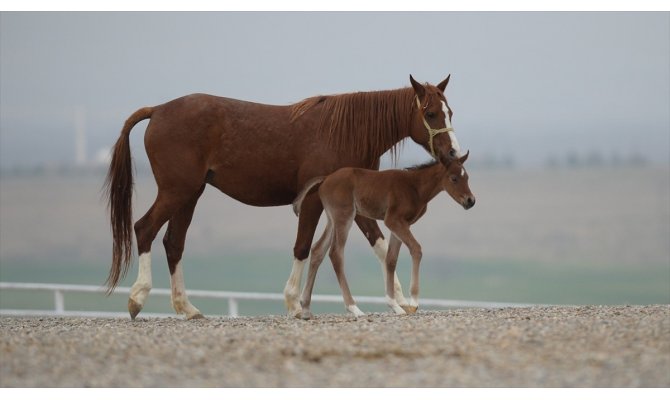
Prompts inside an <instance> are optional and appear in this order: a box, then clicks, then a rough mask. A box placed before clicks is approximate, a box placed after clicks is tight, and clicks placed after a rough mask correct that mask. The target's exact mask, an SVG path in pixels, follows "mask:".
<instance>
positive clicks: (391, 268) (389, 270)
mask: <svg viewBox="0 0 670 400" xmlns="http://www.w3.org/2000/svg"><path fill="white" fill-rule="evenodd" d="M401 245H402V242H401V241H400V239H398V237H397V236H396V235H394V234H393V232H391V237H390V239H389V248H388V253H387V254H386V265H385V266H384V269H385V271H386V273H385V274H384V277H385V282H384V283H385V284H386V286H385V293H386V303H387V304H388V306H389V307H391V309H392V310H393V312H395V313H396V314H407V312H408V311H409V310H408V309H407V308H406V307H409V305H400V304H399V302H398V299H397V298H396V297H395V296H396V294H395V290H394V282H393V281H392V280H391V279H389V277H390V276H391V274H393V275H395V268H396V264H397V263H398V253H399V252H400V246H401Z"/></svg>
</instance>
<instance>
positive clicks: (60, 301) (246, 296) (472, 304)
mask: <svg viewBox="0 0 670 400" xmlns="http://www.w3.org/2000/svg"><path fill="white" fill-rule="evenodd" d="M0 290H34V291H47V292H52V293H53V296H54V308H53V310H22V309H21V310H17V309H13V310H12V309H0V315H4V316H65V317H128V313H127V312H104V311H77V310H71V311H69V310H66V309H65V300H64V296H65V293H97V294H104V292H105V290H104V288H101V287H99V286H92V285H66V284H57V283H19V282H0ZM114 293H125V294H130V288H129V287H117V288H116V289H114ZM151 295H157V296H170V289H162V288H153V289H151ZM188 296H189V298H191V299H193V298H208V299H222V300H226V301H227V302H228V315H227V316H228V317H237V316H238V302H239V301H240V300H245V301H246V300H252V301H253V300H266V301H267V300H269V301H280V302H283V301H284V295H283V294H279V293H252V292H224V291H215V290H189V291H188ZM355 299H356V302H357V303H358V304H386V299H385V298H383V297H371V296H356V297H355ZM312 302H313V303H314V302H317V303H343V301H342V297H341V296H339V295H323V294H321V295H319V294H315V295H313V296H312ZM420 304H421V306H423V307H438V308H505V307H532V306H536V305H537V304H523V303H499V302H487V301H463V300H443V299H420ZM0 306H2V305H1V304H0ZM141 315H142V316H143V317H173V316H174V314H151V313H142V314H141Z"/></svg>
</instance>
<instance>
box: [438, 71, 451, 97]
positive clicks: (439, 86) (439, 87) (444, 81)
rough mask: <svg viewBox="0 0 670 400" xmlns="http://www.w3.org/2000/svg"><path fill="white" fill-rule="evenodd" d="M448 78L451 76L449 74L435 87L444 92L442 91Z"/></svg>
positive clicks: (445, 87) (447, 82)
mask: <svg viewBox="0 0 670 400" xmlns="http://www.w3.org/2000/svg"><path fill="white" fill-rule="evenodd" d="M449 78H451V74H449V76H447V79H445V80H443V81H442V82H440V83H438V84H437V88H438V89H440V90H441V91H442V93H444V91H445V90H446V89H447V85H448V84H449Z"/></svg>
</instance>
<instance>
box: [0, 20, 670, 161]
mask: <svg viewBox="0 0 670 400" xmlns="http://www.w3.org/2000/svg"><path fill="white" fill-rule="evenodd" d="M669 71H670V13H667V12H658V13H625V12H610V13H593V12H589V13H567V12H560V13H533V12H505V13H493V12H477V13H463V12H439V13H438V12H435V13H432V12H431V13H405V12H398V13H381V12H369V13H342V12H338V13H310V12H303V13H291V12H283V13H230V12H219V13H195V12H193V13H155V12H152V13H64V12H62V13H6V12H5V13H2V14H1V15H0V133H1V136H0V158H1V159H0V166H2V167H8V166H14V165H32V164H38V163H50V164H53V163H63V162H73V161H74V159H75V144H74V139H75V134H74V132H75V110H77V109H78V108H79V109H81V110H83V112H84V115H85V126H86V133H87V144H86V146H87V153H88V155H89V157H91V158H92V157H93V156H94V155H95V154H96V153H97V152H98V151H99V150H100V149H104V148H106V147H109V146H110V145H111V144H113V142H114V141H115V140H116V138H117V137H118V134H119V131H120V129H121V126H122V124H123V121H124V120H125V119H126V118H127V117H128V116H129V115H130V114H131V113H132V112H133V111H135V110H136V109H137V108H139V107H142V106H146V105H155V104H159V103H163V102H165V101H168V100H171V99H173V98H175V97H179V96H182V95H185V94H188V93H192V92H206V93H211V94H215V95H220V96H225V97H234V98H239V99H245V100H250V101H256V102H262V103H271V104H290V103H293V102H296V101H298V100H300V99H302V98H305V97H308V96H312V95H316V94H329V93H342V92H350V91H365V90H381V89H393V88H399V87H404V86H408V85H409V80H408V76H409V74H410V73H411V74H412V75H413V76H414V77H415V78H417V79H418V80H420V81H429V82H432V83H437V82H439V81H441V80H442V79H444V78H445V77H446V76H447V74H449V73H450V74H452V78H451V83H450V84H449V87H448V89H447V97H448V98H449V102H450V105H451V107H452V108H453V110H454V117H453V124H454V127H455V128H456V132H457V135H458V137H459V141H460V142H461V146H462V147H464V148H469V149H471V150H472V153H473V154H472V155H473V157H475V156H476V157H484V156H485V155H493V156H503V155H508V154H509V155H512V156H514V157H515V158H516V160H517V162H518V163H519V164H521V165H533V164H535V165H538V164H541V163H543V162H544V161H545V160H546V159H547V157H549V156H552V155H555V156H558V157H562V156H563V155H564V154H565V153H567V152H569V151H573V152H577V153H579V154H588V153H590V152H593V151H597V152H600V153H601V154H602V155H603V156H605V157H609V156H610V155H612V154H615V153H616V154H619V155H622V156H625V155H628V154H630V153H631V152H639V153H642V154H645V155H647V156H648V157H650V158H652V159H653V160H655V161H657V162H666V163H667V162H668V158H669V156H670V72H669ZM145 126H146V123H143V124H141V125H140V126H138V128H136V129H135V130H134V131H133V134H132V135H131V138H132V140H133V145H134V148H133V152H134V153H133V155H134V156H135V157H136V159H138V160H140V161H141V160H142V157H143V148H142V145H141V143H142V132H143V130H144V127H145ZM402 157H406V158H417V157H418V158H427V157H428V156H427V154H425V152H422V150H418V149H417V148H414V147H412V146H405V151H404V152H403V155H402Z"/></svg>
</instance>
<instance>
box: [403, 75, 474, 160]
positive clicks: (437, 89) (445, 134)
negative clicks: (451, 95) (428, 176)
mask: <svg viewBox="0 0 670 400" xmlns="http://www.w3.org/2000/svg"><path fill="white" fill-rule="evenodd" d="M450 77H451V75H449V76H447V78H446V79H445V80H443V81H442V82H440V83H439V84H438V85H437V86H433V85H430V84H425V85H422V84H420V83H418V82H417V81H415V80H414V78H413V77H412V75H410V76H409V80H410V82H411V83H412V87H413V88H414V94H415V95H416V96H415V101H414V107H413V113H412V131H411V132H410V136H411V137H412V140H414V142H416V143H417V144H419V145H421V146H422V147H423V148H424V149H426V151H428V152H429V153H430V155H432V156H433V158H434V159H436V160H437V161H440V162H441V163H442V164H444V165H445V166H446V165H448V164H449V163H450V162H451V161H452V160H454V159H456V158H457V157H460V155H461V154H460V148H459V145H458V141H457V140H456V136H455V134H454V129H453V127H452V126H451V116H452V115H453V112H452V111H451V108H449V104H448V103H447V98H446V97H445V96H444V91H445V89H446V88H447V84H448V83H449V78H450Z"/></svg>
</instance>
